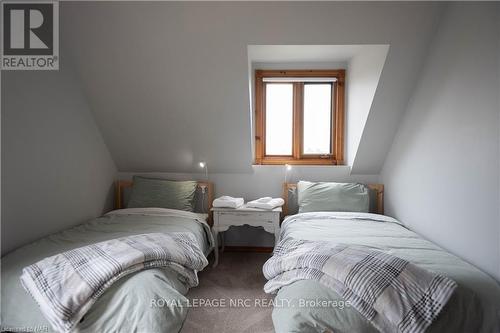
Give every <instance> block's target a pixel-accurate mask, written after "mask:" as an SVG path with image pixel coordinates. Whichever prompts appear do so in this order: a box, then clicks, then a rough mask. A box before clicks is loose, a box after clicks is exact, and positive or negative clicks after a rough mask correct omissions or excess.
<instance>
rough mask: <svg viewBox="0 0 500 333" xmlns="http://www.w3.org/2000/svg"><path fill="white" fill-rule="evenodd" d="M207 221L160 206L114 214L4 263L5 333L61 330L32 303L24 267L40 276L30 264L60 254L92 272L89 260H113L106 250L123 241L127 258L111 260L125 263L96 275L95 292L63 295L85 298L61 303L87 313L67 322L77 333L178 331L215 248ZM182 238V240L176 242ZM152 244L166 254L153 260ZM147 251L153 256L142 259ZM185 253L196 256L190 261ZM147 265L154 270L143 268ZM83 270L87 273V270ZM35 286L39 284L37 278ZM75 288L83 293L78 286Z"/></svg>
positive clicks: (28, 247) (55, 236)
mask: <svg viewBox="0 0 500 333" xmlns="http://www.w3.org/2000/svg"><path fill="white" fill-rule="evenodd" d="M206 217H207V215H206V214H196V213H191V212H185V211H178V210H172V209H161V208H135V209H122V210H116V211H113V212H111V213H108V214H106V215H104V216H103V217H100V218H97V219H94V220H92V221H90V222H88V223H85V224H82V225H79V226H76V227H74V228H71V229H67V230H64V231H61V232H58V233H56V234H53V235H50V236H48V237H45V238H42V239H40V240H38V241H36V242H33V243H31V244H29V245H26V246H23V247H21V248H19V249H17V250H15V251H13V252H11V253H9V254H7V255H6V256H4V257H3V258H2V272H1V280H2V285H1V305H2V306H1V308H2V311H1V313H0V316H1V318H0V319H1V325H0V329H1V330H2V331H12V332H57V331H62V330H63V329H59V330H56V329H54V327H53V325H52V324H51V321H49V320H48V319H47V318H46V317H45V316H44V315H43V313H42V311H41V310H40V307H39V306H38V304H37V302H36V301H35V300H34V298H33V297H32V296H31V295H30V294H29V293H28V292H26V291H25V289H24V288H23V286H22V284H21V280H20V276H21V275H22V274H23V268H25V267H30V268H28V272H30V273H29V275H31V276H32V277H35V276H38V275H37V273H36V269H37V268H36V267H33V266H31V265H33V264H34V263H39V262H40V261H41V260H44V259H45V258H52V259H46V260H49V261H50V260H55V262H59V261H58V260H61V257H58V256H57V255H59V254H61V253H66V255H67V256H66V258H70V259H68V260H69V261H72V262H73V263H76V262H78V263H80V264H83V265H84V266H85V263H86V262H87V263H90V266H89V267H90V268H92V267H93V268H96V267H97V266H96V265H97V262H95V261H92V260H90V261H89V257H88V256H90V257H94V259H96V256H95V253H96V251H97V252H102V251H104V252H106V253H107V254H108V255H109V254H112V253H113V251H112V249H111V248H106V244H108V245H109V244H110V242H117V243H119V244H120V245H119V246H120V247H122V248H123V249H127V250H126V251H125V252H127V254H126V255H125V256H124V257H122V258H118V257H116V254H113V257H114V258H115V259H114V260H115V263H116V261H118V262H120V265H119V267H115V268H114V271H113V270H112V271H108V270H106V271H108V272H109V273H110V274H109V275H107V274H104V275H106V276H104V275H100V274H97V276H96V272H95V271H94V272H93V273H92V276H93V278H91V279H90V280H93V281H94V282H95V281H97V282H96V283H90V284H91V285H92V286H91V287H88V286H87V287H83V289H84V293H83V294H78V293H75V292H76V291H75V290H72V293H68V294H66V293H65V292H64V291H62V292H63V296H64V297H68V298H66V300H65V301H66V302H67V301H68V300H69V299H70V298H71V297H74V295H80V296H81V299H78V300H76V302H77V303H75V304H72V303H71V302H69V303H65V301H64V297H62V299H60V301H61V302H62V303H63V304H66V305H67V306H68V307H69V308H70V310H71V311H69V312H73V313H78V311H75V307H74V306H76V305H77V304H81V305H82V306H83V307H88V309H86V310H87V311H84V315H83V317H81V319H79V320H78V319H77V318H79V317H80V316H70V315H68V316H67V318H66V319H70V320H69V321H70V322H74V321H77V323H76V324H75V325H74V330H75V331H78V332H89V333H90V332H179V331H180V330H181V328H182V325H183V323H184V320H185V319H186V317H187V311H188V307H186V306H179V305H182V304H187V298H186V297H185V295H186V293H187V292H188V290H189V288H190V287H192V286H194V285H196V284H197V278H196V272H195V271H196V270H198V269H200V268H201V267H202V266H203V263H204V261H205V260H206V259H203V258H202V257H206V256H207V255H208V253H210V251H211V250H212V249H213V239H212V236H211V233H210V227H209V226H208V225H207V224H206V222H205V220H206ZM176 233H177V236H175V237H174V238H171V237H172V236H171V235H174V234H176ZM179 233H180V234H179ZM145 234H147V235H149V236H147V238H149V241H146V240H144V239H141V237H145V236H137V235H145ZM151 235H153V236H151ZM155 235H156V236H155ZM161 235H167V236H161ZM187 235H189V236H187ZM131 237H132V238H131ZM134 237H139V238H134ZM165 237H167V238H165ZM153 240H156V242H157V243H158V242H160V243H162V244H163V245H162V246H161V247H164V250H162V251H163V253H162V251H160V252H157V253H156V254H153V253H151V252H149V250H147V249H146V248H145V247H150V246H151V245H152V243H149V242H150V241H153ZM99 243H102V244H101V245H99V246H97V248H96V245H95V244H99ZM133 243H134V244H135V245H132V244H133ZM148 243H149V245H148V246H146V245H147V244H148ZM141 244H142V245H141ZM114 245H117V244H114ZM188 245H194V246H188ZM89 246H90V247H89ZM130 246H133V247H135V248H136V249H137V248H142V250H135V253H134V254H132V252H133V250H131V249H130ZM194 248H198V249H199V250H196V249H194ZM157 250H159V248H157ZM82 251H83V252H82ZM143 251H145V252H146V253H147V254H146V255H143ZM181 251H182V252H189V251H194V252H193V253H191V254H189V255H187V253H184V254H182V253H181ZM148 252H149V254H148ZM153 252H154V251H153ZM92 253H94V254H92ZM141 253H142V254H141ZM53 256H55V257H53ZM57 258H59V259H57ZM85 258H87V259H85ZM56 259H57V260H56ZM97 260H98V261H99V260H100V264H99V265H101V266H102V267H105V266H107V264H106V262H107V261H103V259H102V257H101V258H99V259H97ZM63 262H64V259H63ZM61 263H62V262H61ZM66 263H67V262H66ZM45 264H47V262H45V263H43V264H40V265H37V267H38V269H41V268H47V267H50V266H46V265H45ZM77 266H78V265H77ZM156 266H158V267H156ZM75 267H76V266H75ZM144 267H148V269H146V270H143V268H144ZM67 268H68V267H67ZM108 268H109V267H108ZM79 269H83V266H82V267H80V268H79ZM84 271H85V272H86V273H85V274H87V273H89V271H88V270H86V269H84ZM68 272H72V270H71V269H70V270H69V271H68ZM85 274H84V275H85ZM70 275H71V274H70ZM71 276H73V277H75V275H71ZM119 276H121V278H118V277H119ZM25 277H26V275H25ZM96 277H98V279H97V280H96V279H95V278H96ZM45 278H48V280H47V279H46V281H52V282H54V281H57V279H55V280H52V278H51V277H50V276H49V277H47V276H45ZM34 281H39V280H38V278H35V280H34ZM42 281H43V280H42ZM52 282H51V283H52ZM55 285H57V284H55ZM71 285H72V286H74V287H75V286H80V287H82V284H81V283H80V282H75V280H73V282H72V283H71ZM37 289H39V288H36V289H35V290H37ZM96 290H97V292H96V293H95V294H93V292H94V291H96ZM94 301H95V302H94ZM64 312H65V313H66V312H67V311H64ZM67 323H68V322H66V324H67ZM70 326H71V325H70Z"/></svg>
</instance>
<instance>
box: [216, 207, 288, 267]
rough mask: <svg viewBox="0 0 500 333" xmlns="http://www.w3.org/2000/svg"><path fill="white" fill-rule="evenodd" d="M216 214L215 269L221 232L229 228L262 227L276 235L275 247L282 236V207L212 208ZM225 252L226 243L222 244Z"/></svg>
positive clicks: (217, 261)
mask: <svg viewBox="0 0 500 333" xmlns="http://www.w3.org/2000/svg"><path fill="white" fill-rule="evenodd" d="M212 211H213V214H214V225H213V226H212V234H213V236H214V240H215V250H214V254H215V262H214V267H215V266H217V264H218V263H219V244H218V239H217V236H218V235H219V232H224V231H226V230H227V229H229V227H236V226H242V225H249V226H252V227H262V228H264V230H265V231H267V232H269V233H271V234H274V241H275V245H276V244H277V243H278V241H279V236H280V214H281V207H278V208H275V209H273V210H264V209H258V208H250V207H247V206H246V205H243V206H242V207H240V208H236V209H234V208H212ZM222 250H223V251H224V242H222Z"/></svg>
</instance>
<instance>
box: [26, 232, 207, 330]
mask: <svg viewBox="0 0 500 333" xmlns="http://www.w3.org/2000/svg"><path fill="white" fill-rule="evenodd" d="M207 264H208V261H207V259H206V258H205V256H204V255H203V252H202V251H201V250H200V249H199V247H198V246H197V243H196V239H195V238H194V236H193V235H192V234H190V233H171V234H162V233H151V234H142V235H133V236H128V237H123V238H118V239H112V240H108V241H104V242H100V243H96V244H92V245H88V246H84V247H80V248H77V249H74V250H70V251H67V252H64V253H60V254H57V255H55V256H52V257H48V258H45V259H43V260H41V261H39V262H37V263H35V264H33V265H30V266H28V267H25V268H24V269H23V273H22V275H21V283H22V285H23V287H24V289H26V291H27V292H28V293H29V294H30V295H31V296H32V297H33V298H34V299H35V301H36V302H37V303H38V305H39V306H40V310H41V312H42V313H43V315H44V316H45V317H46V318H47V320H48V321H49V323H50V324H51V325H52V326H53V328H54V329H55V330H56V331H59V332H69V331H71V330H73V329H74V328H75V325H76V324H77V323H78V322H79V321H80V320H81V319H82V318H83V316H84V315H85V313H87V311H88V310H89V309H90V307H91V306H92V305H93V304H94V303H95V301H96V300H97V299H98V297H99V296H100V295H102V294H103V293H104V291H105V290H106V289H107V288H108V287H109V286H111V285H112V284H113V283H114V282H115V281H117V280H118V279H120V278H121V277H123V276H125V275H127V274H131V273H133V272H137V271H140V270H143V269H148V268H154V267H168V268H170V269H173V270H175V271H176V272H177V273H179V274H180V275H181V276H182V277H183V279H184V280H185V281H186V284H187V285H188V286H189V287H193V286H196V285H198V277H197V275H196V273H197V271H199V270H202V269H203V268H204V267H205V266H206V265H207Z"/></svg>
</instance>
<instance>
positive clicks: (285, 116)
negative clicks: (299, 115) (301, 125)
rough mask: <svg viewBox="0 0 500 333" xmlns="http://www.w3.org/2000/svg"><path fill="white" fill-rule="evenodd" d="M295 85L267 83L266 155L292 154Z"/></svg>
mask: <svg viewBox="0 0 500 333" xmlns="http://www.w3.org/2000/svg"><path fill="white" fill-rule="evenodd" d="M292 128H293V85H292V84H291V83H280V84H276V83H274V84H272V83H268V84H266V155H292Z"/></svg>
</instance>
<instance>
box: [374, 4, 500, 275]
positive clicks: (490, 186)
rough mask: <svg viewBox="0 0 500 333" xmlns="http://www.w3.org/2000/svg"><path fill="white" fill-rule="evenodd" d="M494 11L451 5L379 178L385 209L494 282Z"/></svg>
mask: <svg viewBox="0 0 500 333" xmlns="http://www.w3.org/2000/svg"><path fill="white" fill-rule="evenodd" d="M498 22H500V16H499V5H498V4H495V3H489V4H484V3H483V4H470V3H458V4H451V5H450V7H449V8H448V9H447V11H446V12H445V14H444V16H443V20H442V22H441V24H440V27H439V29H438V31H437V33H436V35H435V38H434V41H433V44H432V47H431V50H430V53H429V56H428V58H427V61H426V64H425V67H424V70H423V72H422V74H421V78H420V81H419V83H418V86H417V87H416V90H415V92H414V95H413V97H412V99H411V102H410V104H409V106H408V109H407V112H406V115H405V117H404V119H403V121H402V123H401V124H400V126H399V130H398V133H397V135H396V137H395V139H394V143H393V146H392V148H391V150H390V153H389V155H388V158H387V160H386V162H385V165H384V168H383V170H382V173H381V180H382V182H384V183H385V185H386V191H385V193H386V211H387V212H388V214H390V215H393V216H395V217H397V218H399V219H400V220H401V221H403V222H404V223H406V224H407V225H409V226H410V227H411V228H412V229H414V230H416V231H417V232H419V233H420V234H422V235H424V236H425V237H427V238H428V239H430V240H432V241H435V242H436V243H437V244H439V245H441V246H443V247H444V248H446V249H448V250H450V251H451V252H453V253H455V254H457V255H459V256H461V257H463V258H464V259H466V260H468V261H469V262H471V263H473V264H475V265H476V266H478V267H479V268H481V269H483V270H485V271H486V272H488V273H490V274H491V275H493V276H496V278H497V279H499V278H500V254H499V243H500V237H499V233H500V225H499V223H500V218H499V197H500V194H499V189H500V187H499V181H500V180H499V172H500V169H499V163H500V158H499V156H500V146H499V113H500V107H499V100H498V98H497V96H498V92H499V72H498V70H497V69H498V66H499V61H500V57H499V56H500V53H499V44H498V34H499V31H500V27H499V23H498Z"/></svg>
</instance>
